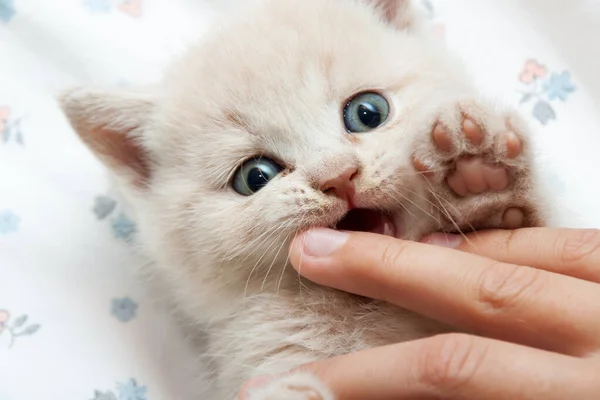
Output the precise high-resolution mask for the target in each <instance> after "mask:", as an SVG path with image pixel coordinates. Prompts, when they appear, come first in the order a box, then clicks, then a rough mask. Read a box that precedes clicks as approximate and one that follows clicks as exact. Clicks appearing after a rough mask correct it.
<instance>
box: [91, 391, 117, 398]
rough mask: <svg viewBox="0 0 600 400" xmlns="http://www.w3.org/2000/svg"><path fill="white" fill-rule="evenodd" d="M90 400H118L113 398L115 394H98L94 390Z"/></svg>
mask: <svg viewBox="0 0 600 400" xmlns="http://www.w3.org/2000/svg"><path fill="white" fill-rule="evenodd" d="M92 400H118V399H117V396H115V394H114V393H113V392H110V391H109V392H104V393H102V392H100V391H98V390H96V391H95V392H94V397H93V398H92Z"/></svg>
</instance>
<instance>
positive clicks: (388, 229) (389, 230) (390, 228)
mask: <svg viewBox="0 0 600 400" xmlns="http://www.w3.org/2000/svg"><path fill="white" fill-rule="evenodd" d="M395 233H396V229H395V227H394V224H393V223H392V222H391V221H385V222H384V224H383V234H384V235H387V236H394V234H395Z"/></svg>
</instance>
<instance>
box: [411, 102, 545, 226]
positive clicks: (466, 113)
mask: <svg viewBox="0 0 600 400" xmlns="http://www.w3.org/2000/svg"><path fill="white" fill-rule="evenodd" d="M530 147H531V134H530V133H529V131H528V129H527V126H526V124H525V122H524V121H523V120H522V119H521V117H520V116H519V115H518V114H517V113H516V112H512V111H501V112H498V111H495V110H493V108H492V107H491V106H489V105H487V104H486V103H485V102H484V101H476V100H463V101H457V102H453V103H450V104H447V105H445V106H444V107H442V108H441V110H440V112H439V115H438V119H437V121H436V123H435V124H434V126H433V129H432V131H431V134H430V135H429V136H428V137H424V138H419V139H418V140H417V142H416V143H415V150H414V153H413V163H414V166H415V168H416V169H417V170H418V171H420V172H421V173H422V174H423V175H424V176H425V177H426V178H427V179H426V180H425V182H426V184H427V185H428V187H427V189H428V191H429V193H430V195H431V198H430V200H431V202H432V204H433V207H434V208H435V210H432V211H434V212H437V213H438V214H439V215H441V221H442V222H441V224H440V225H441V226H440V227H439V228H441V229H443V230H445V231H456V230H471V229H477V230H479V229H490V228H509V229H513V228H520V227H529V226H542V225H544V216H543V215H542V207H541V202H542V199H540V198H539V196H538V193H537V189H538V187H537V185H538V182H537V180H536V177H535V171H534V159H533V152H532V150H531V148H530Z"/></svg>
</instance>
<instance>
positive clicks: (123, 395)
mask: <svg viewBox="0 0 600 400" xmlns="http://www.w3.org/2000/svg"><path fill="white" fill-rule="evenodd" d="M117 389H118V391H119V400H148V398H147V397H146V391H147V389H146V386H138V384H137V382H136V381H135V379H130V380H129V382H127V383H119V384H118V385H117Z"/></svg>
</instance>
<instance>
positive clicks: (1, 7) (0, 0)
mask: <svg viewBox="0 0 600 400" xmlns="http://www.w3.org/2000/svg"><path fill="white" fill-rule="evenodd" d="M14 16H15V5H14V2H13V0H0V21H1V22H4V23H5V24H6V23H8V22H10V20H11V19H12V17H14Z"/></svg>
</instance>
